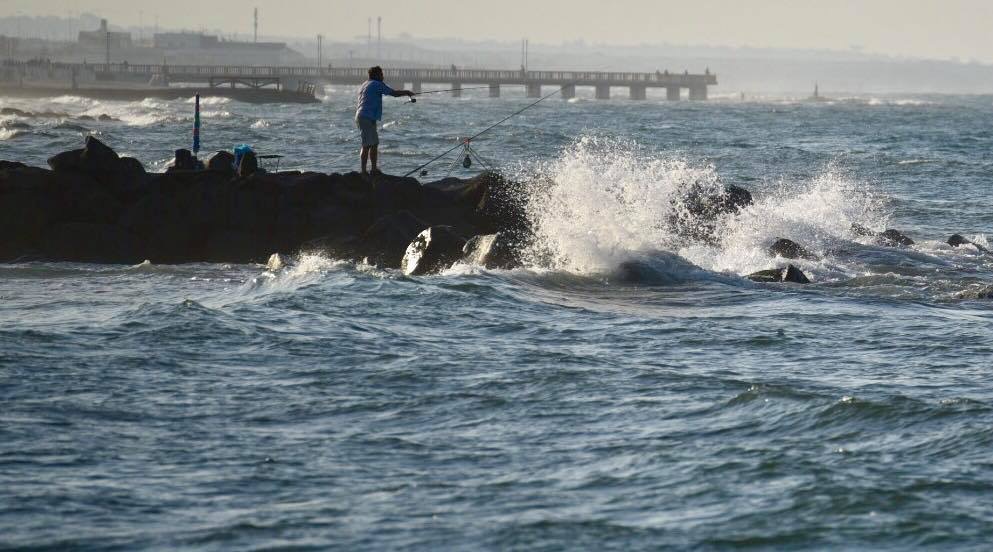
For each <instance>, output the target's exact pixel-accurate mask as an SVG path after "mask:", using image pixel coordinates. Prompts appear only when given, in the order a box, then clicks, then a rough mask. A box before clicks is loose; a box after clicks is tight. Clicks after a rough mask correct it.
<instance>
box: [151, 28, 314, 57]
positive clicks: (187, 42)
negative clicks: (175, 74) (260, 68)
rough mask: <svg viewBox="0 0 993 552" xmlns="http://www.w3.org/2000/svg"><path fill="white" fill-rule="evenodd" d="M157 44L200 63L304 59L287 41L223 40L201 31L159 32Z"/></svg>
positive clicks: (171, 54)
mask: <svg viewBox="0 0 993 552" xmlns="http://www.w3.org/2000/svg"><path fill="white" fill-rule="evenodd" d="M153 44H154V48H155V49H156V50H159V51H160V52H162V53H163V54H168V55H169V56H171V57H174V58H176V59H189V60H197V61H198V62H200V63H253V64H283V63H294V62H299V61H301V60H302V59H303V56H302V55H301V54H300V53H299V52H297V51H296V50H293V49H291V48H289V47H288V46H287V45H286V43H285V42H242V41H237V40H223V39H221V38H219V37H217V36H215V35H205V34H200V33H156V34H155V35H154V37H153Z"/></svg>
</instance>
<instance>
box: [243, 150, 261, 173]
mask: <svg viewBox="0 0 993 552" xmlns="http://www.w3.org/2000/svg"><path fill="white" fill-rule="evenodd" d="M258 170H259V160H258V158H257V157H256V156H255V152H254V151H249V152H246V153H245V154H243V155H242V156H241V162H240V163H239V164H238V176H240V177H242V178H244V177H246V176H252V175H253V174H255V173H256V172H258Z"/></svg>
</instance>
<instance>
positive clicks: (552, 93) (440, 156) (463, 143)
mask: <svg viewBox="0 0 993 552" xmlns="http://www.w3.org/2000/svg"><path fill="white" fill-rule="evenodd" d="M566 86H568V85H563V86H561V87H559V88H557V89H556V90H555V91H553V92H551V93H549V94H545V95H544V96H542V97H541V98H538V99H537V100H535V101H534V102H532V103H530V104H528V105H526V106H524V107H523V108H521V109H518V110H517V111H515V112H513V113H511V114H510V115H507V116H506V117H504V118H503V119H500V120H499V121H497V122H495V123H493V124H492V125H490V126H488V127H486V128H484V129H483V130H481V131H479V132H477V133H476V134H473V135H472V136H470V137H469V138H466V139H465V140H463V141H462V142H460V143H458V144H456V145H454V146H452V148H451V149H449V150H447V151H445V153H442V154H441V155H439V156H437V157H435V158H434V159H432V160H430V161H428V162H427V163H424V164H423V165H421V166H419V167H417V168H415V169H414V170H412V171H410V172H408V173H407V174H405V175H403V176H404V178H406V177H408V176H410V175H412V174H414V173H415V172H417V171H419V170H421V169H423V168H424V167H427V166H428V165H430V164H431V163H434V162H435V161H437V160H439V159H441V158H442V157H444V156H446V155H448V154H449V153H452V152H453V151H455V150H457V149H459V148H464V147H467V146H468V144H470V143H471V142H472V141H473V140H475V139H476V138H479V137H480V136H482V135H484V134H486V133H487V132H489V131H491V130H493V129H494V128H496V127H498V126H500V125H502V124H503V123H506V122H507V121H509V120H510V119H512V118H514V117H516V116H518V115H520V114H521V113H524V112H525V111H527V110H529V109H531V108H532V107H534V106H536V105H538V104H540V103H541V102H543V101H545V100H547V99H548V98H551V97H552V96H554V95H556V94H558V93H560V92H562V90H563V89H564V88H565V87H566ZM411 99H413V98H411Z"/></svg>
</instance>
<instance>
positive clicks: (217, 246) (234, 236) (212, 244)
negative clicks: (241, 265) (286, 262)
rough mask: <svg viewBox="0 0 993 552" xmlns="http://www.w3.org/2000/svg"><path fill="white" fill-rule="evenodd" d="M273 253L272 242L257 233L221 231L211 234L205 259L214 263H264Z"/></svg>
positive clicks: (206, 246) (205, 248) (205, 249)
mask: <svg viewBox="0 0 993 552" xmlns="http://www.w3.org/2000/svg"><path fill="white" fill-rule="evenodd" d="M271 253H272V244H271V241H270V240H268V239H267V238H265V237H264V236H262V235H261V234H259V233H255V232H245V231H241V230H220V231H218V232H215V233H213V234H211V236H210V238H209V239H208V240H207V242H206V244H205V246H204V257H205V258H206V260H208V261H212V262H222V263H223V262H245V261H251V262H263V261H265V260H266V259H268V258H269V256H270V254H271Z"/></svg>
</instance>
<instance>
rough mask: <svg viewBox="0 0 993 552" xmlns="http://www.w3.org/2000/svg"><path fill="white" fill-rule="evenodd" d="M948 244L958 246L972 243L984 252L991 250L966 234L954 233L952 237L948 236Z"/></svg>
mask: <svg viewBox="0 0 993 552" xmlns="http://www.w3.org/2000/svg"><path fill="white" fill-rule="evenodd" d="M948 245H950V246H952V247H958V246H960V245H971V246H973V247H975V248H976V249H978V250H979V251H980V252H982V253H989V252H990V250H989V249H987V248H985V247H983V246H982V245H979V244H978V243H976V242H973V241H971V240H969V239H967V238H966V237H965V236H962V235H961V234H952V236H951V237H950V238H948Z"/></svg>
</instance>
